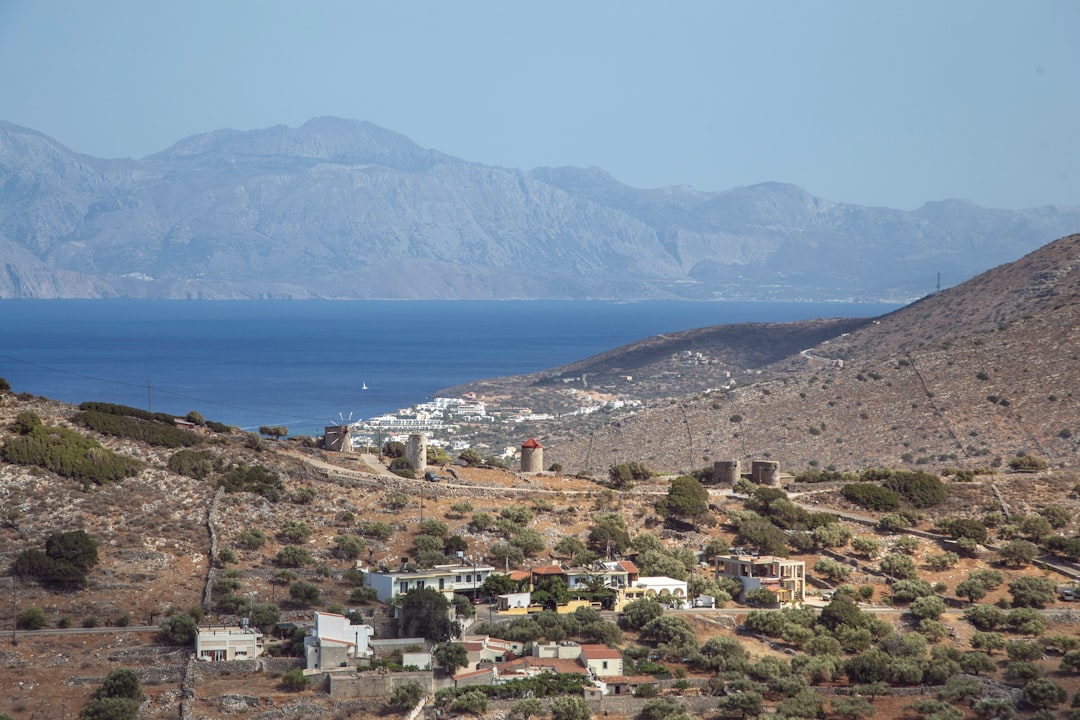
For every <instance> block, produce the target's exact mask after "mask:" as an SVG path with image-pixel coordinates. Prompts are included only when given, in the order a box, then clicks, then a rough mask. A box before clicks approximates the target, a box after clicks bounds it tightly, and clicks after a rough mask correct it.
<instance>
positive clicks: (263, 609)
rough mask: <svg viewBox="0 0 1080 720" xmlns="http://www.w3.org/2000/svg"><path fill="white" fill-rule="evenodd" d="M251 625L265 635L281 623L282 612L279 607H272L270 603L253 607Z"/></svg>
mask: <svg viewBox="0 0 1080 720" xmlns="http://www.w3.org/2000/svg"><path fill="white" fill-rule="evenodd" d="M250 612H251V617H250V620H251V624H252V625H253V626H255V627H257V628H259V629H260V630H262V631H263V632H264V633H266V632H268V631H269V630H270V628H272V627H274V626H275V625H277V624H278V623H279V622H281V610H279V609H278V606H277V605H271V604H269V603H266V604H260V605H255V606H253V607H251V609H250Z"/></svg>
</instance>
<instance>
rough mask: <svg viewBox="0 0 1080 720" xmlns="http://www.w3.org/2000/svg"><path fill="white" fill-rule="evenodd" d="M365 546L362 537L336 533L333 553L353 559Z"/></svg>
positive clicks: (358, 555)
mask: <svg viewBox="0 0 1080 720" xmlns="http://www.w3.org/2000/svg"><path fill="white" fill-rule="evenodd" d="M366 548H367V543H366V542H364V540H363V538H358V537H356V536H355V535H338V536H337V537H335V538H334V553H335V554H336V555H337V556H338V557H342V558H345V559H346V560H355V559H356V558H358V557H360V554H361V553H362V552H364V550H365V549H366Z"/></svg>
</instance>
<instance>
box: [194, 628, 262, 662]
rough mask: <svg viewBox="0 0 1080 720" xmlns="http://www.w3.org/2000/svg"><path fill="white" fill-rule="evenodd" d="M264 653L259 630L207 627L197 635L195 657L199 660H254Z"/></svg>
mask: <svg viewBox="0 0 1080 720" xmlns="http://www.w3.org/2000/svg"><path fill="white" fill-rule="evenodd" d="M262 652H263V634H262V633H261V632H260V631H259V630H258V629H257V628H253V627H239V626H232V627H226V626H216V627H215V626H207V627H201V628H199V630H198V633H197V634H196V635H195V657H197V658H198V659H199V660H203V661H208V662H217V661H222V660H254V659H255V658H257V657H259V656H260V655H262Z"/></svg>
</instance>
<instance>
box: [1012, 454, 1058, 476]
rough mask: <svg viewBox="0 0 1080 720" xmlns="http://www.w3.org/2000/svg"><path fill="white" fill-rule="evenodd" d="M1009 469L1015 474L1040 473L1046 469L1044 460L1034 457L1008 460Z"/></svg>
mask: <svg viewBox="0 0 1080 720" xmlns="http://www.w3.org/2000/svg"><path fill="white" fill-rule="evenodd" d="M1008 465H1009V469H1010V470H1012V471H1013V472H1017V473H1034V472H1042V471H1043V470H1045V469H1046V468H1047V467H1049V466H1048V465H1047V464H1046V461H1045V460H1042V459H1040V458H1037V457H1035V456H1034V455H1023V456H1021V457H1014V458H1013V459H1011V460H1009V463H1008Z"/></svg>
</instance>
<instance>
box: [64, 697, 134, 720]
mask: <svg viewBox="0 0 1080 720" xmlns="http://www.w3.org/2000/svg"><path fill="white" fill-rule="evenodd" d="M138 717H139V703H138V702H136V701H134V700H128V699H127V698H94V699H92V700H91V701H90V702H88V703H86V705H84V706H83V709H82V711H80V712H79V720H138Z"/></svg>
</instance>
